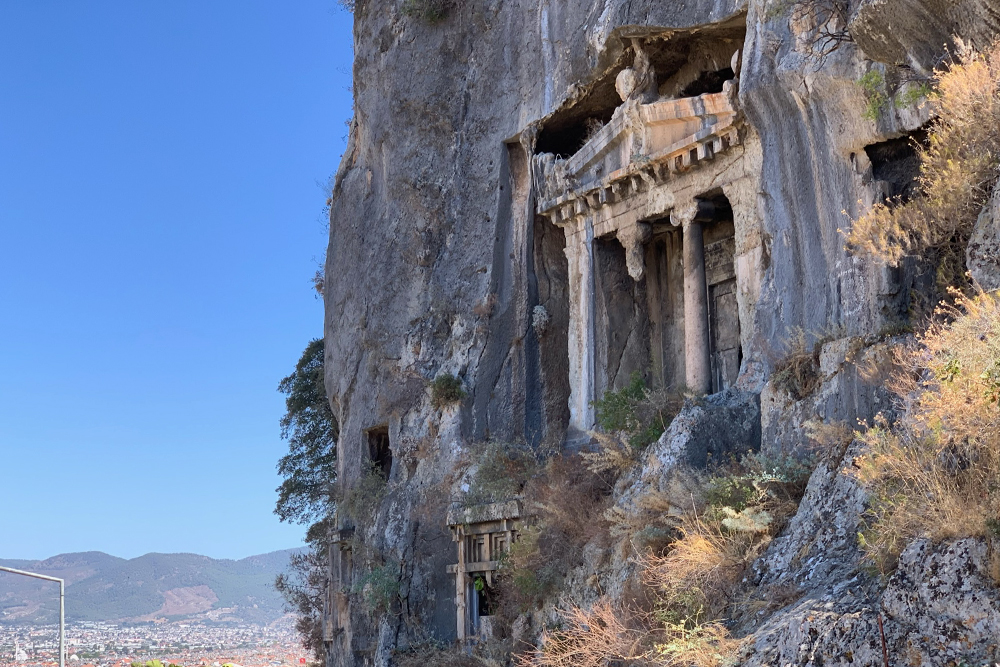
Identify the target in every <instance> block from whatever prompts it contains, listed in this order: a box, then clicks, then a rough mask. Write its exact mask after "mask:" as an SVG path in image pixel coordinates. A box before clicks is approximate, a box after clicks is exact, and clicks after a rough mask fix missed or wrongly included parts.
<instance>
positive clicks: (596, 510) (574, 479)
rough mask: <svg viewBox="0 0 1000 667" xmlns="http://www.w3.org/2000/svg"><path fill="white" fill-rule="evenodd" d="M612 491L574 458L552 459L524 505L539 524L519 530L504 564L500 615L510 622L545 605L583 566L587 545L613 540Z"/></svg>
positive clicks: (536, 478)
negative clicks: (609, 509)
mask: <svg viewBox="0 0 1000 667" xmlns="http://www.w3.org/2000/svg"><path fill="white" fill-rule="evenodd" d="M611 488H612V486H611V480H609V479H607V478H605V477H601V476H600V475H596V474H594V473H593V472H591V471H589V470H588V469H587V467H586V466H585V465H584V463H583V461H582V460H581V458H580V457H579V455H575V454H562V455H557V456H554V457H552V458H550V459H549V460H548V461H546V463H545V465H544V467H543V468H542V469H541V470H540V472H539V473H538V474H536V475H535V476H534V477H532V478H531V479H530V480H529V481H528V483H527V484H526V485H525V487H524V502H525V507H526V508H527V509H528V511H529V512H531V513H532V514H533V515H534V516H535V520H536V524H535V525H533V526H528V527H526V528H524V529H523V530H522V531H521V534H520V536H519V538H518V541H517V542H515V543H514V544H513V545H512V546H511V548H510V551H509V552H508V554H507V556H506V558H505V560H504V562H503V564H502V568H501V570H502V576H501V607H502V608H501V612H500V613H501V615H502V616H504V617H505V618H506V619H507V620H511V619H512V617H513V616H516V615H517V614H518V613H520V612H521V611H524V610H526V609H528V608H530V607H533V606H536V605H538V604H541V603H542V602H543V600H544V599H545V598H546V597H548V596H549V595H550V594H552V593H553V592H554V591H556V590H557V589H558V588H559V585H560V584H561V583H562V580H563V577H564V576H565V574H566V573H567V572H568V571H569V570H570V569H572V568H573V567H576V566H577V565H580V564H581V563H582V559H583V548H584V546H586V545H587V544H588V543H606V542H607V541H608V540H609V538H610V532H609V526H610V524H609V523H608V521H607V519H606V518H605V517H604V513H605V510H606V509H607V506H608V502H609V499H610V495H611Z"/></svg>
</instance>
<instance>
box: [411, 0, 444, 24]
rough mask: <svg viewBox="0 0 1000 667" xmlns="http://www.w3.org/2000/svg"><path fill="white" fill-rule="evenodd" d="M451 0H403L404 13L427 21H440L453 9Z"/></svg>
mask: <svg viewBox="0 0 1000 667" xmlns="http://www.w3.org/2000/svg"><path fill="white" fill-rule="evenodd" d="M451 6H452V2H451V0H403V8H402V10H403V15H404V16H409V17H411V18H418V19H421V20H423V21H426V22H427V23H431V24H433V23H440V22H441V21H443V20H444V19H445V18H446V17H447V16H448V12H449V11H451Z"/></svg>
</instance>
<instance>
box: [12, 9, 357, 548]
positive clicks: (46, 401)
mask: <svg viewBox="0 0 1000 667" xmlns="http://www.w3.org/2000/svg"><path fill="white" fill-rule="evenodd" d="M351 58H352V52H351V16H350V14H348V13H347V12H345V11H344V10H342V9H341V8H340V7H339V5H338V4H337V2H336V0H294V1H289V0H170V1H169V2H152V1H150V0H114V1H111V0H87V2H80V1H78V0H63V1H61V2H56V1H55V0H0V557H6V558H43V557H47V556H51V555H54V554H56V553H61V552H70V551H83V550H101V551H106V552H108V553H112V554H114V555H117V556H123V557H134V556H138V555H141V554H144V553H147V552H150V551H161V552H173V551H190V552H196V553H202V554H206V555H209V556H214V557H226V558H237V557H243V556H248V555H251V554H255V553H263V552H267V551H272V550H276V549H284V548H289V547H293V546H298V545H300V544H301V537H302V534H303V529H302V528H301V527H299V526H287V525H283V524H280V523H279V522H278V520H277V518H276V517H275V516H274V515H273V514H272V510H273V507H274V500H275V493H274V489H275V487H276V486H277V485H278V483H279V481H280V480H279V479H278V477H277V474H276V472H275V463H276V462H277V459H278V458H279V457H280V456H281V455H282V453H283V451H284V450H285V449H286V447H285V444H284V443H283V442H282V441H281V440H280V439H279V432H278V419H279V418H280V417H281V415H282V413H283V411H284V403H283V397H282V396H281V395H280V394H278V393H277V391H276V386H277V384H278V381H279V380H280V379H281V377H283V376H284V375H287V374H288V373H289V372H290V371H291V370H292V368H293V367H294V364H295V361H296V360H297V359H298V356H299V354H300V353H301V351H302V349H303V348H304V347H305V345H306V343H307V342H308V340H309V339H310V338H314V337H317V336H320V335H322V304H321V302H320V301H318V300H317V299H316V298H315V297H314V293H313V292H312V288H311V284H310V278H311V276H312V275H313V273H314V272H315V270H316V268H317V265H318V263H319V262H320V261H321V260H322V257H323V253H324V251H325V248H326V231H325V228H324V220H323V207H324V203H325V199H326V194H325V193H324V191H323V189H322V188H323V187H324V186H325V183H326V182H327V180H328V179H329V177H330V175H331V174H332V173H333V172H335V171H336V168H337V164H338V162H339V159H340V155H341V154H342V153H343V151H344V145H345V143H346V134H347V128H346V126H345V121H346V120H347V119H348V118H349V117H350V115H351V95H350V92H349V86H350V69H351Z"/></svg>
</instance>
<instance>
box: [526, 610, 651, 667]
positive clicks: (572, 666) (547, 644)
mask: <svg viewBox="0 0 1000 667" xmlns="http://www.w3.org/2000/svg"><path fill="white" fill-rule="evenodd" d="M560 615H561V616H562V621H563V626H562V627H561V628H560V629H559V630H553V631H545V632H543V633H542V636H541V641H540V643H539V647H538V648H536V649H534V650H531V651H528V652H527V653H524V654H522V655H520V656H518V657H517V658H516V659H515V664H516V665H518V667H607V665H608V664H609V663H611V664H616V663H617V664H622V665H635V664H642V665H645V664H650V663H649V660H648V658H649V654H650V648H651V636H650V631H649V630H648V629H647V628H643V627H641V626H640V627H635V625H633V626H632V627H630V624H629V623H628V620H629V616H630V614H629V613H628V611H627V610H625V609H623V608H621V607H618V606H616V605H613V604H612V603H611V602H609V601H608V599H607V598H601V599H600V600H598V601H597V602H595V603H594V605H593V607H591V609H590V610H589V611H588V610H585V609H581V608H580V607H570V608H569V609H567V610H565V611H562V612H560Z"/></svg>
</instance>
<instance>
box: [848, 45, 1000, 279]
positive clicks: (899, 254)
mask: <svg viewBox="0 0 1000 667" xmlns="http://www.w3.org/2000/svg"><path fill="white" fill-rule="evenodd" d="M934 80H935V84H936V85H935V88H936V92H935V93H932V95H931V100H932V102H933V104H934V105H935V107H936V111H937V118H936V119H935V120H934V121H933V123H932V124H931V126H930V130H929V133H928V143H927V145H926V146H923V145H919V144H917V145H916V150H917V154H918V156H919V159H920V176H919V177H918V181H917V183H918V186H919V192H918V194H917V196H915V197H914V198H912V199H910V200H909V201H906V202H904V201H902V200H900V199H895V200H890V201H888V202H884V203H879V204H876V205H875V206H874V207H873V208H872V209H871V210H870V211H869V212H868V213H866V214H865V215H863V216H861V218H859V219H858V220H856V221H854V224H853V226H852V229H851V232H850V234H849V235H848V237H847V241H848V247H849V248H850V249H851V250H852V251H855V252H859V253H863V254H867V255H873V256H875V257H877V258H879V259H881V260H883V261H885V262H888V263H890V264H893V265H896V264H898V263H899V261H900V260H901V259H902V258H903V257H904V256H905V255H910V254H923V253H925V252H927V251H936V252H937V254H938V255H939V257H941V258H943V259H944V262H943V265H942V266H941V267H940V268H939V286H940V285H941V283H942V281H944V284H953V283H954V282H955V281H957V280H959V279H961V276H962V274H963V272H964V268H963V263H964V251H965V245H966V243H967V241H968V237H969V234H970V232H971V230H972V227H973V225H974V224H975V221H976V218H977V216H978V215H979V212H980V211H981V210H982V208H983V206H984V205H985V204H986V202H987V199H988V198H989V195H990V192H991V190H992V189H993V186H994V184H995V183H996V181H997V176H998V172H997V167H998V164H1000V94H998V93H1000V43H998V44H995V45H994V46H993V47H992V48H990V49H989V51H988V52H987V53H986V54H985V55H977V54H975V53H973V52H972V51H971V50H969V49H965V48H962V49H961V50H960V53H959V55H958V58H957V60H956V62H955V63H953V64H952V66H951V67H950V68H947V69H941V70H938V71H936V72H935V75H934Z"/></svg>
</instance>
